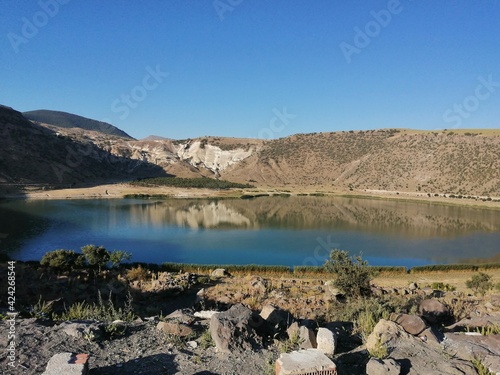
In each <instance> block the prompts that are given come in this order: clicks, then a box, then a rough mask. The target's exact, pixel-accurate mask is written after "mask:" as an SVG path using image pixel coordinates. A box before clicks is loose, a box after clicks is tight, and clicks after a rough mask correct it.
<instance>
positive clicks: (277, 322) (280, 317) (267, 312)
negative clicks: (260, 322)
mask: <svg viewBox="0 0 500 375" xmlns="http://www.w3.org/2000/svg"><path fill="white" fill-rule="evenodd" d="M289 315H290V314H288V313H287V312H286V311H284V310H281V309H278V308H276V307H274V306H273V305H269V304H268V305H265V306H264V307H263V308H262V310H261V312H260V316H261V317H262V319H264V320H265V321H266V322H268V323H269V324H271V325H272V326H286V325H287V323H288V320H291V319H292V318H291V317H289Z"/></svg>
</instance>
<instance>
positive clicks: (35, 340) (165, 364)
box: [0, 319, 277, 375]
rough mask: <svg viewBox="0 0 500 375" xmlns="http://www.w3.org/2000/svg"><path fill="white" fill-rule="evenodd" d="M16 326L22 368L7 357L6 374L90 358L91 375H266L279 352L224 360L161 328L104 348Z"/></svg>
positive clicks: (1, 363)
mask: <svg viewBox="0 0 500 375" xmlns="http://www.w3.org/2000/svg"><path fill="white" fill-rule="evenodd" d="M17 323H18V324H17V325H16V336H17V337H16V342H17V348H16V364H17V368H16V369H12V368H11V367H9V366H8V359H7V351H6V350H3V351H2V352H1V354H0V373H2V374H4V373H5V374H23V375H24V374H41V373H43V371H45V367H46V365H47V362H48V361H49V359H50V358H51V357H52V356H53V355H54V354H57V353H61V352H74V353H87V354H90V359H89V369H90V372H89V374H90V375H111V374H120V375H122V374H123V375H132V374H179V375H181V374H182V375H188V374H189V375H193V374H200V375H201V374H205V375H209V374H217V375H233V374H234V375H240V374H266V373H267V371H268V369H269V367H270V365H269V360H270V359H274V358H276V356H277V353H276V352H273V351H271V350H266V349H262V350H259V351H247V352H245V353H243V354H242V353H232V354H231V355H229V356H228V355H220V354H218V353H216V352H215V348H214V347H209V348H207V349H202V348H201V347H200V346H198V347H197V348H196V349H191V348H189V347H188V346H185V345H182V344H181V345H179V343H177V344H173V343H172V342H169V338H168V337H167V335H166V334H165V333H163V332H161V331H158V330H157V329H156V324H155V323H150V322H139V323H138V322H136V323H133V324H132V326H131V327H130V328H129V329H128V331H127V333H126V335H125V336H124V337H121V338H118V339H114V340H107V341H103V342H101V343H96V342H89V341H88V340H86V339H85V338H76V337H71V336H68V335H67V334H66V333H65V332H64V331H63V330H62V327H61V326H60V325H58V324H56V325H52V324H47V323H44V322H43V321H37V320H35V319H22V320H21V319H20V320H18V321H17ZM8 329H9V327H8V324H7V323H6V322H5V321H2V322H1V323H0V337H1V339H0V345H1V347H2V348H6V347H7V345H8V342H7V336H8V334H7V332H8Z"/></svg>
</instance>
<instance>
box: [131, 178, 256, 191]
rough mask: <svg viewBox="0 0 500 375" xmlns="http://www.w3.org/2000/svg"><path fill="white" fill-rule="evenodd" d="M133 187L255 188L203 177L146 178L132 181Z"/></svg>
mask: <svg viewBox="0 0 500 375" xmlns="http://www.w3.org/2000/svg"><path fill="white" fill-rule="evenodd" d="M130 184H131V185H136V186H173V187H183V188H196V189H201V188H204V189H216V190H219V189H220V190H227V189H232V188H237V189H246V188H253V187H254V186H252V185H249V184H239V183H236V182H230V181H224V180H215V179H212V178H207V177H201V178H180V177H155V178H145V179H141V180H137V181H132V182H131V183H130Z"/></svg>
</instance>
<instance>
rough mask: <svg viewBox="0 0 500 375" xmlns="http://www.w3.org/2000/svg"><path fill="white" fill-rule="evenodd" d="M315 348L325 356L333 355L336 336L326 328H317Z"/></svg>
mask: <svg viewBox="0 0 500 375" xmlns="http://www.w3.org/2000/svg"><path fill="white" fill-rule="evenodd" d="M316 343H317V348H318V350H320V351H321V352H323V353H324V354H326V355H334V354H335V348H336V347H337V335H336V334H335V333H333V332H332V331H330V330H329V329H328V328H319V329H318V333H317V334H316Z"/></svg>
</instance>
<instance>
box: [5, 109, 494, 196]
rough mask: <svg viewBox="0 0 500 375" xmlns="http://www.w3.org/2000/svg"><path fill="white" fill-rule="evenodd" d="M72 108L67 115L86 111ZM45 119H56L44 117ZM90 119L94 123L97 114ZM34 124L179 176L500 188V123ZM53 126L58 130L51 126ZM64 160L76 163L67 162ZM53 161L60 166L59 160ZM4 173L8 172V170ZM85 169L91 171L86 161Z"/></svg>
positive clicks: (397, 188) (335, 187)
mask: <svg viewBox="0 0 500 375" xmlns="http://www.w3.org/2000/svg"><path fill="white" fill-rule="evenodd" d="M4 111H5V110H4ZM39 112H40V111H35V113H39ZM42 112H44V113H49V114H51V115H54V114H59V113H60V112H53V111H42ZM31 113H33V112H31ZM19 115H20V114H18V115H16V116H19ZM66 115H68V114H66ZM66 115H65V116H63V117H64V118H65V119H68V118H70V119H75V118H76V119H78V118H80V117H79V116H74V115H69V117H68V116H66ZM56 117H57V116H56ZM56 117H51V118H56ZM38 119H40V118H39V117H38ZM80 119H81V118H80ZM85 120H88V119H85ZM23 121H25V122H26V121H27V120H26V119H24V120H23ZM44 121H49V120H48V119H47V118H45V120H44ZM50 121H52V123H55V122H57V121H54V120H50ZM88 121H91V124H92V121H93V120H88ZM28 123H29V122H28ZM59 123H60V122H59ZM95 123H97V124H102V123H98V122H95ZM38 125H40V126H38ZM80 125H81V124H80ZM94 125H95V124H94ZM108 125H109V124H108ZM109 126H111V125H109ZM29 127H31V128H32V129H34V128H33V127H36V129H38V130H37V131H39V132H42V133H43V134H50V135H51V139H52V140H51V142H56V141H54V140H53V138H54V134H56V139H58V141H61V140H66V141H69V140H71V141H72V142H78V144H80V145H81V144H83V145H84V146H81V147H73V146H71V147H70V149H71V150H73V153H74V154H75V155H77V156H78V157H79V158H81V159H85V160H87V154H89V150H90V149H92V150H93V151H92V152H94V151H95V154H96V155H97V154H99V153H102V152H104V153H103V155H107V156H108V157H109V156H110V155H112V156H113V157H116V158H118V160H128V162H130V160H139V161H141V162H144V163H149V164H150V165H156V166H158V167H160V168H161V169H162V170H163V171H164V172H166V173H169V174H171V175H176V176H179V177H199V176H206V177H215V178H218V177H220V178H223V179H225V180H230V181H234V182H241V183H251V184H252V185H256V186H258V187H262V188H281V189H290V190H303V189H313V190H317V189H323V190H325V189H326V190H329V191H345V192H349V191H350V192H354V193H356V192H360V193H361V192H382V193H384V192H393V193H395V194H396V193H399V192H401V193H420V194H422V195H435V194H440V195H442V194H449V195H450V194H454V195H457V196H460V195H461V196H483V197H485V196H486V197H488V196H491V197H498V196H500V172H499V171H500V130H498V129H489V130H464V129H461V130H453V131H449V130H441V131H414V130H407V129H385V130H370V131H349V132H332V133H311V134H296V135H292V136H289V137H285V138H279V139H275V140H261V139H239V138H225V137H202V138H196V139H185V140H172V139H168V138H162V137H148V138H145V139H143V140H134V139H131V138H130V137H129V138H127V137H128V135H127V134H126V133H120V132H121V131H120V130H119V129H116V128H114V127H113V128H114V129H116V130H117V131H118V132H117V133H116V132H115V133H116V135H113V134H109V132H108V134H106V132H103V129H102V127H101V126H100V125H99V126H97V128H96V126H94V127H93V129H94V130H88V129H87V130H85V129H83V128H82V127H83V126H79V127H71V128H61V127H57V128H55V127H54V126H53V125H47V124H46V123H41V124H35V125H34V124H31V123H29ZM44 128H45V130H43V131H42V129H44ZM47 129H48V130H51V132H50V133H47ZM123 134H125V136H123ZM28 144H29V143H24V146H22V147H25V148H26V147H28ZM46 144H47V143H46ZM48 144H50V142H49V143H48ZM45 147H47V146H45ZM65 147H66V146H64V147H63V150H64V149H65ZM82 147H83V148H82ZM51 152H52V153H54V152H57V148H56V149H54V148H51ZM59 152H62V153H63V154H65V155H60V157H63V158H66V159H67V158H68V156H67V155H68V154H67V152H66V151H59ZM92 152H90V153H91V154H92ZM28 155H29V152H28ZM75 155H71V157H74V156H75ZM63 165H65V166H66V167H69V168H71V166H68V163H67V162H66V163H63ZM18 166H19V165H18V164H16V163H14V164H9V168H11V170H10V172H9V173H10V175H11V176H16V177H17V178H21V179H22V178H23V177H22V176H23V173H25V171H26V170H29V169H30V168H32V167H30V166H27V168H22V170H21V169H18ZM49 168H52V169H53V168H54V165H52V166H50V167H49ZM97 168H98V169H99V168H101V167H97ZM102 168H103V169H102V171H98V170H95V171H93V172H89V171H87V170H86V169H85V173H90V174H92V175H102V176H105V175H108V172H107V170H106V168H107V167H106V166H105V165H104V166H102ZM18 172H19V173H18ZM0 173H6V172H4V170H1V172H0ZM79 173H84V172H82V170H81V169H80V171H79ZM29 175H31V174H29ZM35 176H36V173H35ZM40 177H41V176H40ZM49 179H50V178H49ZM42 180H44V179H43V178H42ZM45 180H47V179H46V178H45ZM45 180H44V181H45Z"/></svg>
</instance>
